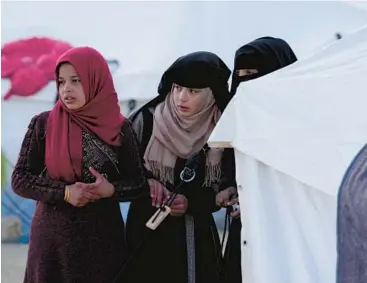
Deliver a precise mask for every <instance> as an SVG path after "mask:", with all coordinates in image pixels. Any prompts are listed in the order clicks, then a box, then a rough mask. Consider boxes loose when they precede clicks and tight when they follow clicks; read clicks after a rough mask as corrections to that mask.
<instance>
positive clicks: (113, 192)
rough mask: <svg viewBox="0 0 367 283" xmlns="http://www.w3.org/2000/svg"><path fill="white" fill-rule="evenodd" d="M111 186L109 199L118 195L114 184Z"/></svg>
mask: <svg viewBox="0 0 367 283" xmlns="http://www.w3.org/2000/svg"><path fill="white" fill-rule="evenodd" d="M109 184H110V190H109V191H110V193H109V196H108V197H113V196H114V195H115V193H116V189H115V186H114V185H113V184H111V183H109Z"/></svg>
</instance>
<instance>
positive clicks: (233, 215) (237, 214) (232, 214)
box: [227, 198, 241, 218]
mask: <svg viewBox="0 0 367 283" xmlns="http://www.w3.org/2000/svg"><path fill="white" fill-rule="evenodd" d="M234 204H239V202H238V198H232V199H231V200H230V201H229V202H227V206H230V205H234ZM240 214H241V210H240V207H239V206H238V208H237V209H236V210H234V211H232V212H231V217H233V218H236V217H238V216H240Z"/></svg>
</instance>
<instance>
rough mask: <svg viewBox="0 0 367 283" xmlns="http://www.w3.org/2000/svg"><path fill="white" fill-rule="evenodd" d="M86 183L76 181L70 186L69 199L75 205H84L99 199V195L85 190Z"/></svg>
mask: <svg viewBox="0 0 367 283" xmlns="http://www.w3.org/2000/svg"><path fill="white" fill-rule="evenodd" d="M84 185H87V184H84V183H75V184H73V185H70V186H69V199H68V200H67V202H68V203H70V204H71V205H73V206H76V207H82V206H85V205H86V204H87V203H89V202H93V201H95V200H97V199H99V196H97V195H95V194H93V193H91V192H88V191H85V189H84Z"/></svg>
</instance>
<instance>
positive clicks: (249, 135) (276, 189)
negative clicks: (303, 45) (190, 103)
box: [210, 27, 367, 283]
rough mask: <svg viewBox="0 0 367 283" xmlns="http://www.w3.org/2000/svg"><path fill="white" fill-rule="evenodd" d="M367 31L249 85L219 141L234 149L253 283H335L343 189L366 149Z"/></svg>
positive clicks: (245, 265)
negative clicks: (355, 159)
mask: <svg viewBox="0 0 367 283" xmlns="http://www.w3.org/2000/svg"><path fill="white" fill-rule="evenodd" d="M366 74H367V27H366V28H363V29H361V30H360V31H358V32H356V33H354V34H352V35H349V36H347V37H345V38H343V39H341V40H340V41H338V42H336V43H335V44H333V45H331V46H329V47H328V48H326V49H325V50H323V51H321V52H320V53H317V54H315V55H314V56H311V57H309V58H307V59H304V60H300V61H298V62H296V63H295V64H293V65H290V66H288V67H286V68H284V69H281V70H279V71H277V72H274V73H272V74H270V75H268V76H264V77H262V78H260V79H257V80H253V81H249V82H246V83H243V84H241V85H240V87H239V90H238V92H237V94H236V96H235V97H234V99H233V100H232V101H231V103H230V104H229V106H228V108H227V109H226V110H225V112H224V115H223V116H222V118H221V120H220V122H219V124H218V125H217V127H216V128H215V130H214V132H213V134H212V136H211V137H210V145H211V146H220V147H233V148H234V149H235V155H236V173H237V182H238V185H239V198H240V203H241V218H242V225H243V228H242V240H246V241H247V245H242V272H243V282H244V283H268V282H272V283H285V282H290V283H293V282H297V283H332V282H335V275H336V203H337V193H338V188H339V185H340V182H341V180H342V177H343V175H344V172H345V171H346V169H347V167H348V165H349V164H350V162H351V160H352V159H353V157H354V156H355V155H356V154H357V153H358V151H359V150H360V149H361V148H362V146H363V145H364V144H365V143H366V141H367V131H366V129H367V112H366V105H367V95H366Z"/></svg>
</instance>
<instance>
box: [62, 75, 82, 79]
mask: <svg viewBox="0 0 367 283" xmlns="http://www.w3.org/2000/svg"><path fill="white" fill-rule="evenodd" d="M70 78H72V79H76V78H79V76H77V75H75V76H70ZM58 79H64V78H63V77H60V76H59V77H58Z"/></svg>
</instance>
